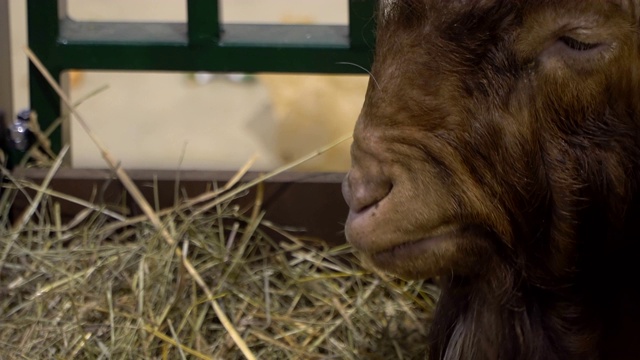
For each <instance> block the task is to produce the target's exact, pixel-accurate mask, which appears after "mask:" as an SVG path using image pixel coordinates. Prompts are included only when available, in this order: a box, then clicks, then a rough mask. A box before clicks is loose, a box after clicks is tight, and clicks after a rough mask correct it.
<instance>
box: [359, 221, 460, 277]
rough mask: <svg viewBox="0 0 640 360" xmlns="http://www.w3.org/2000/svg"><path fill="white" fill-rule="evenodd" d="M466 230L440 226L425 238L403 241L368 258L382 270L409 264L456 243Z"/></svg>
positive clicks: (451, 226) (457, 227)
mask: <svg viewBox="0 0 640 360" xmlns="http://www.w3.org/2000/svg"><path fill="white" fill-rule="evenodd" d="M468 230H469V229H468V228H467V227H461V226H456V225H445V226H441V227H439V228H438V229H437V230H436V231H434V232H431V233H430V234H429V235H427V236H425V237H422V238H419V239H415V240H408V241H404V242H402V243H400V244H397V245H394V246H391V247H388V248H386V249H383V250H380V251H377V252H374V253H372V254H370V255H369V257H370V259H371V260H372V261H373V262H374V264H377V265H379V266H381V267H382V268H393V267H394V264H398V263H404V262H410V261H412V260H413V259H415V258H416V257H420V256H421V255H423V254H425V253H427V252H430V251H434V250H436V249H438V248H440V247H442V246H446V244H447V243H449V242H451V241H456V240H457V239H459V238H460V237H461V236H462V234H463V233H465V232H467V231H468Z"/></svg>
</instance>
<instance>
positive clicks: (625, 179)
mask: <svg viewBox="0 0 640 360" xmlns="http://www.w3.org/2000/svg"><path fill="white" fill-rule="evenodd" d="M639 34H640V1H639V0H384V1H380V3H379V7H378V28H377V38H376V50H375V58H374V64H373V67H372V78H371V80H370V82H369V86H368V89H367V93H366V97H365V102H364V105H363V108H362V111H361V113H360V115H359V118H358V120H357V123H356V126H355V130H354V143H353V145H352V148H351V158H352V166H351V169H350V171H349V173H348V175H347V177H346V178H345V181H344V182H343V194H344V197H345V200H346V202H347V204H348V205H349V208H350V211H349V216H348V219H347V223H346V226H345V231H346V237H347V239H348V241H349V242H350V243H351V244H352V245H353V247H354V248H355V249H356V250H358V251H359V253H360V254H361V255H362V256H363V257H365V258H366V259H368V261H369V262H371V263H372V264H373V265H374V266H376V267H378V268H380V269H382V270H384V271H388V272H390V273H393V274H396V275H398V276H401V277H404V278H413V279H416V278H418V279H426V278H430V279H434V280H435V281H437V282H438V284H439V285H440V286H441V288H442V295H441V297H440V299H439V301H438V305H437V309H436V311H435V314H434V321H433V324H432V325H431V329H430V340H429V341H430V350H429V358H430V359H432V360H436V359H446V360H458V359H468V360H495V359H502V360H511V359H514V360H578V359H580V360H589V359H591V360H600V359H607V360H608V359H640V328H639V327H638V326H639V325H640V290H639V287H640V284H639V282H638V278H639V275H640V271H638V265H637V263H636V258H637V257H638V256H640V252H639V251H638V250H640V241H639V240H640V194H639V192H638V185H639V181H640V37H639Z"/></svg>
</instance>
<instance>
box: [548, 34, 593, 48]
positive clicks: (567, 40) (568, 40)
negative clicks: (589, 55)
mask: <svg viewBox="0 0 640 360" xmlns="http://www.w3.org/2000/svg"><path fill="white" fill-rule="evenodd" d="M558 40H560V41H561V42H562V43H563V44H565V45H566V46H568V47H569V48H570V49H573V50H576V51H587V50H591V49H594V48H596V47H598V46H599V45H600V44H598V43H586V42H582V41H579V40H576V39H574V38H572V37H569V36H561V37H560V38H559V39H558Z"/></svg>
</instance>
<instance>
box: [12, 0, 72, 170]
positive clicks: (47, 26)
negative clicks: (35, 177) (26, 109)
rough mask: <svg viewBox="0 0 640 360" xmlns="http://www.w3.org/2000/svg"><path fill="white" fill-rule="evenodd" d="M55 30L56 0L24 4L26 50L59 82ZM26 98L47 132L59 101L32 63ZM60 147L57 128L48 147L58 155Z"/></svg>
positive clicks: (60, 131)
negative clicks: (27, 43) (25, 10)
mask: <svg viewBox="0 0 640 360" xmlns="http://www.w3.org/2000/svg"><path fill="white" fill-rule="evenodd" d="M58 30H59V21H58V2H57V1H40V0H36V1H33V0H29V1H27V31H28V40H29V47H30V48H31V50H32V51H33V52H34V53H36V54H37V55H38V57H40V58H41V59H42V60H43V64H44V65H45V66H46V67H47V69H48V70H49V72H51V75H52V76H53V77H54V78H55V79H56V80H58V81H60V73H61V72H62V70H63V69H64V67H63V66H62V65H61V61H60V60H59V54H58V50H59V48H58V44H57V40H58ZM29 98H30V102H31V105H30V107H31V109H32V110H35V111H36V112H37V113H38V120H39V122H40V127H41V128H42V129H47V128H48V127H49V126H50V125H51V124H52V123H53V122H54V121H55V120H56V119H57V118H59V117H60V98H59V97H58V95H57V94H56V93H55V91H54V90H53V89H52V88H51V86H49V84H48V83H47V81H46V80H45V78H44V77H43V76H42V75H41V74H40V72H39V71H38V70H37V69H36V68H35V66H33V64H29ZM61 145H62V130H61V129H60V128H58V129H56V130H55V131H54V132H53V133H52V134H51V147H52V149H53V150H54V151H56V152H58V151H59V150H60V149H61V147H62V146H61ZM19 156H21V154H18V155H17V156H14V157H13V158H12V161H13V163H14V164H17V163H18V162H19V158H18V157H19Z"/></svg>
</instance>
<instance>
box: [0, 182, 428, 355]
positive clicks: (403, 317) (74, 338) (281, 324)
mask: <svg viewBox="0 0 640 360" xmlns="http://www.w3.org/2000/svg"><path fill="white" fill-rule="evenodd" d="M27 188H32V189H33V188H37V186H36V185H34V184H30V183H28V182H24V181H18V180H15V179H14V180H13V183H10V184H8V185H7V186H6V187H5V190H4V193H3V196H2V203H1V204H0V205H2V210H3V212H2V214H1V215H2V216H1V219H0V221H1V224H0V232H1V234H0V238H1V240H0V251H1V257H0V348H1V349H2V355H3V356H2V358H16V359H21V358H24V359H46V358H50V359H70V358H74V359H132V358H143V359H181V358H189V359H195V358H201V359H242V358H243V355H242V353H241V352H240V350H238V347H237V346H236V344H235V343H234V341H233V340H232V338H231V337H230V336H229V334H228V332H227V331H226V330H225V328H224V327H223V326H222V324H221V321H220V319H219V318H218V317H217V316H216V313H215V312H214V311H213V309H212V306H211V305H210V303H209V302H208V299H207V297H206V295H205V294H204V293H203V291H202V290H201V288H200V287H199V286H198V285H197V284H196V283H195V282H194V280H193V279H192V277H191V276H190V275H189V274H188V273H187V271H185V268H184V266H183V265H182V261H181V259H180V258H178V257H177V256H176V252H175V250H176V249H175V247H180V249H181V250H182V252H183V254H184V256H185V257H187V258H188V259H189V260H190V262H191V264H193V267H194V268H195V271H197V272H198V273H199V274H200V276H201V277H202V278H203V279H204V280H205V282H206V283H207V286H208V287H209V289H210V290H211V292H212V293H213V294H214V297H215V299H216V301H217V302H218V303H219V304H220V306H221V308H222V310H223V311H224V313H226V314H227V316H228V317H229V318H230V320H231V323H232V326H233V327H234V328H235V329H236V330H237V331H238V333H239V334H240V335H241V336H242V338H243V339H244V341H245V342H246V344H247V346H248V347H249V349H250V350H251V352H252V353H253V354H254V355H255V356H256V357H257V358H259V359H413V358H423V356H424V355H423V354H424V350H425V349H424V348H425V340H424V338H425V333H426V330H427V326H428V323H429V319H430V314H431V310H432V306H433V299H434V296H435V295H436V289H434V288H433V287H432V286H430V285H427V284H422V283H419V282H403V281H399V280H393V279H391V278H388V277H386V276H384V275H381V274H375V273H373V272H371V271H368V270H365V269H364V268H363V267H362V266H361V265H360V263H359V261H358V260H357V258H355V257H354V255H353V254H352V252H351V250H350V248H349V247H348V246H346V245H345V246H340V247H337V248H327V247H324V246H322V245H321V244H317V243H310V242H304V241H302V240H299V239H297V238H296V237H294V236H292V235H289V234H287V233H286V232H284V231H283V230H281V229H277V228H276V227H275V226H274V225H273V224H270V223H268V222H267V221H263V220H262V216H263V215H264V214H263V213H262V212H261V211H260V209H259V205H260V199H257V200H256V205H255V206H254V207H253V208H252V209H239V208H238V207H237V206H234V205H233V202H232V201H231V200H230V201H228V202H224V203H220V204H218V205H217V206H211V202H210V201H208V202H195V201H186V200H185V201H183V202H182V204H181V205H180V206H176V207H175V208H172V209H167V210H165V211H160V212H159V213H160V214H162V217H161V219H162V222H163V225H164V226H165V227H166V229H168V231H169V232H170V233H171V235H172V236H173V237H174V238H175V239H176V240H177V241H178V242H177V243H176V244H174V245H173V246H171V245H168V244H167V243H166V242H165V241H164V240H163V238H162V237H161V236H160V235H159V232H158V231H157V230H155V228H154V227H153V226H151V225H150V224H149V223H148V222H146V221H144V220H143V219H144V218H140V217H138V218H127V217H126V216H124V215H123V214H124V213H126V209H122V208H119V210H120V211H118V212H116V211H113V210H107V207H105V206H104V205H100V204H99V205H93V204H85V206H86V210H85V211H81V212H80V213H79V214H78V216H77V217H76V218H75V219H73V220H71V221H70V222H68V223H66V224H64V223H62V222H61V220H60V218H61V216H60V207H59V206H58V205H59V202H60V197H64V198H65V201H74V202H80V200H79V199H72V198H69V197H68V196H64V195H62V194H56V193H54V192H52V191H51V190H44V191H40V192H39V193H37V194H36V195H35V196H33V193H31V195H32V196H33V197H32V201H33V202H37V201H39V204H40V205H39V206H38V207H34V208H33V210H34V211H33V214H29V213H27V214H25V216H28V218H25V217H20V218H18V219H14V223H13V224H11V223H10V222H9V217H8V214H9V213H8V209H9V205H10V204H11V202H12V199H13V198H14V197H15V196H17V195H18V194H19V193H21V192H24V190H25V189H27ZM258 193H260V192H259V191H258ZM203 198H208V199H213V200H214V201H215V198H214V197H211V196H208V195H207V196H205V197H203Z"/></svg>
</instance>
